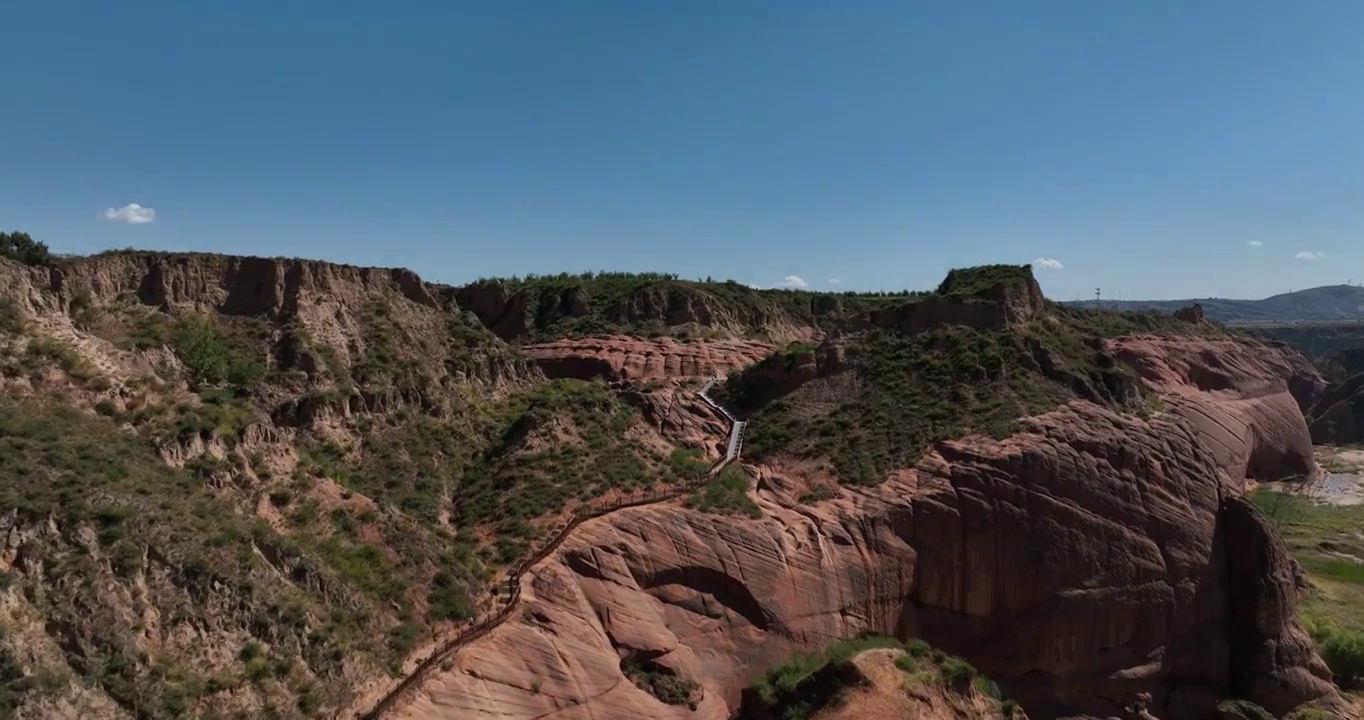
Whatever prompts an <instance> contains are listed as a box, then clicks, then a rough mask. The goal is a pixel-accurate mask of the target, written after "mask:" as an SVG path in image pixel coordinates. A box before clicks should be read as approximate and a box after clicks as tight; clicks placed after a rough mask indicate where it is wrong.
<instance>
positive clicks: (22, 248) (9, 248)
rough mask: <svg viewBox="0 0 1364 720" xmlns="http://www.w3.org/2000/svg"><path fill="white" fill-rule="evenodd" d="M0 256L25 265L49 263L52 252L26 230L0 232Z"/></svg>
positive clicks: (51, 258) (50, 262) (51, 259)
mask: <svg viewBox="0 0 1364 720" xmlns="http://www.w3.org/2000/svg"><path fill="white" fill-rule="evenodd" d="M0 257H4V258H8V259H10V260H14V261H16V262H21V263H23V264H25V265H50V264H52V261H53V257H52V252H51V251H50V250H48V247H47V244H46V243H42V242H39V241H37V240H34V239H33V236H31V235H29V234H28V233H26V232H19V231H17V230H16V231H14V232H0Z"/></svg>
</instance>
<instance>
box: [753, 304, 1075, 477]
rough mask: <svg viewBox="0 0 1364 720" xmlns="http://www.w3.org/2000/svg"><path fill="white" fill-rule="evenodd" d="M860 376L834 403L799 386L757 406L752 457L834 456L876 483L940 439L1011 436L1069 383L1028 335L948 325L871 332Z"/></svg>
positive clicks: (1061, 396)
mask: <svg viewBox="0 0 1364 720" xmlns="http://www.w3.org/2000/svg"><path fill="white" fill-rule="evenodd" d="M855 352H856V358H857V359H856V361H855V363H856V367H855V368H854V369H853V370H851V372H855V373H856V377H857V382H856V383H853V385H854V387H853V388H852V389H849V390H845V391H843V392H841V393H840V395H841V396H840V402H839V403H838V404H837V405H834V406H833V407H828V406H824V407H810V406H809V405H808V404H806V403H803V402H802V397H801V395H800V393H795V394H793V395H790V396H787V397H786V398H783V399H781V400H778V401H776V402H774V403H772V404H770V405H768V406H767V407H765V408H763V409H762V410H760V411H759V412H758V413H756V414H755V415H754V416H753V418H752V420H751V422H750V424H749V426H748V437H747V439H746V441H745V444H744V449H745V452H746V453H748V455H749V456H750V457H754V458H764V457H768V456H771V455H773V454H775V453H777V452H791V453H794V454H796V455H799V456H804V457H828V458H829V459H831V460H832V462H833V465H834V469H835V472H836V473H837V476H838V479H839V480H840V481H841V482H844V483H853V484H875V483H879V482H881V480H882V479H884V477H885V476H886V474H887V473H888V472H889V471H890V470H892V469H894V468H896V467H905V466H908V465H912V464H913V463H914V462H916V461H917V460H918V458H919V456H920V455H922V453H923V452H924V451H925V450H926V449H927V448H928V447H929V445H930V444H931V443H933V442H937V441H941V440H944V439H948V438H954V437H960V436H962V435H965V434H967V433H971V432H976V433H982V434H986V435H990V436H992V437H1005V436H1007V435H1008V434H1010V433H1011V432H1013V430H1014V421H1015V419H1017V418H1018V417H1021V416H1024V415H1030V414H1034V413H1038V412H1042V411H1045V410H1049V409H1051V408H1053V407H1055V406H1056V405H1057V404H1059V403H1061V402H1063V401H1064V400H1065V399H1067V398H1068V397H1069V394H1068V393H1067V392H1066V390H1065V388H1064V387H1062V386H1060V385H1059V384H1058V383H1056V382H1053V381H1049V380H1047V379H1046V378H1044V377H1041V376H1040V375H1038V374H1034V373H1031V372H1029V371H1028V370H1027V369H1026V368H1027V364H1028V361H1027V358H1029V357H1030V355H1029V352H1028V350H1027V348H1026V346H1025V344H1024V341H1023V338H1021V337H1019V336H1017V335H1013V334H1005V333H986V332H977V331H973V330H970V329H967V328H962V327H949V328H942V329H940V330H936V331H933V332H930V333H924V334H921V335H912V336H905V335H900V334H897V333H892V332H888V331H881V330H878V331H873V332H871V333H869V334H868V335H867V336H865V337H863V338H861V339H860V340H859V341H858V342H857V344H856V347H855Z"/></svg>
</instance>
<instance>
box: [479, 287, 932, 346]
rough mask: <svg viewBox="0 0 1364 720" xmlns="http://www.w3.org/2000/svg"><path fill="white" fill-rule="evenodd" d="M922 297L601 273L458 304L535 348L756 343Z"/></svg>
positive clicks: (491, 292)
mask: <svg viewBox="0 0 1364 720" xmlns="http://www.w3.org/2000/svg"><path fill="white" fill-rule="evenodd" d="M919 294H922V293H912V292H909V291H900V292H889V293H879V292H878V293H858V292H841V293H821V292H811V291H805V290H792V289H781V290H773V289H757V288H753V287H749V286H747V285H743V284H741V283H738V282H735V281H733V280H726V281H714V280H711V279H709V278H707V279H705V280H685V279H682V278H679V277H678V276H677V275H674V274H669V273H612V272H602V273H581V274H568V273H560V274H558V275H530V276H526V277H523V278H521V277H513V278H486V279H482V280H479V281H478V282H476V283H474V284H472V285H468V286H466V287H463V288H460V289H459V291H458V293H457V297H458V298H459V299H460V302H461V303H462V304H465V305H467V306H468V307H470V308H473V310H474V312H476V313H478V314H479V316H480V318H481V319H482V320H483V322H484V323H485V324H487V325H488V326H489V327H492V328H493V329H494V330H495V331H497V332H498V334H499V335H501V336H502V337H504V338H506V339H509V340H511V339H515V340H525V341H532V342H534V341H544V340H551V339H555V338H564V337H583V336H587V335H603V334H622V335H635V336H640V337H657V336H662V335H674V336H678V337H689V336H691V335H692V334H695V333H700V334H702V335H704V334H706V329H707V328H709V329H711V330H713V331H724V332H734V331H737V332H741V333H744V334H749V335H759V336H760V335H765V334H767V333H768V332H769V331H770V330H771V328H773V327H775V326H781V325H788V326H795V325H804V326H812V327H835V326H837V325H838V324H840V323H845V322H848V321H849V320H851V319H853V318H856V317H857V316H858V315H860V314H863V313H866V312H867V311H869V310H872V309H875V308H877V307H883V306H885V305H888V304H892V303H895V302H901V301H903V300H904V299H905V298H906V297H912V296H915V295H919ZM489 297H500V298H501V299H502V302H499V303H496V304H494V305H491V306H489V305H487V304H485V302H483V299H484V298H489ZM485 308H489V309H485ZM490 308H495V309H490Z"/></svg>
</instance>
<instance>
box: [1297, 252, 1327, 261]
mask: <svg viewBox="0 0 1364 720" xmlns="http://www.w3.org/2000/svg"><path fill="white" fill-rule="evenodd" d="M1293 257H1295V258H1297V259H1299V260H1320V259H1322V258H1324V257H1326V253H1320V252H1313V251H1311V250H1304V251H1302V252H1300V253H1298V254H1297V255H1294V256H1293Z"/></svg>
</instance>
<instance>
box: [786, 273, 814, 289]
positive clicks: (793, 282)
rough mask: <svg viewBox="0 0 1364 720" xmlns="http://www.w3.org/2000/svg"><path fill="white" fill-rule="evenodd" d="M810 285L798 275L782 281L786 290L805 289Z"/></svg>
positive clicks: (788, 276) (789, 276)
mask: <svg viewBox="0 0 1364 720" xmlns="http://www.w3.org/2000/svg"><path fill="white" fill-rule="evenodd" d="M809 285H810V284H809V283H807V282H805V280H803V279H801V278H800V277H799V276H797V275H787V276H786V277H784V278H782V279H781V286H782V287H784V288H803V287H809Z"/></svg>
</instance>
